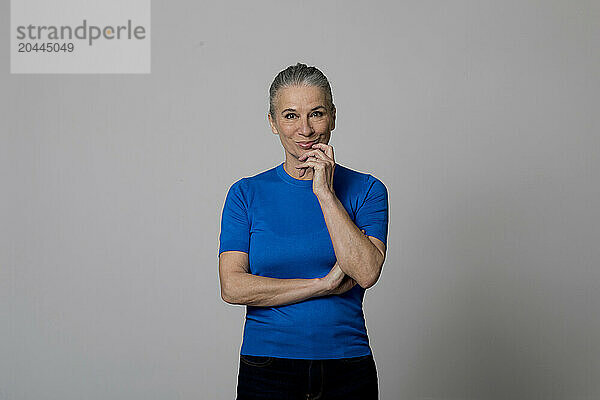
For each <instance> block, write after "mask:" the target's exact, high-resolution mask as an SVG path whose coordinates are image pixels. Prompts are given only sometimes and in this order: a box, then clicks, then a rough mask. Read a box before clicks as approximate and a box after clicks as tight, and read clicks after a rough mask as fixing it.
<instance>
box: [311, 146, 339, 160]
mask: <svg viewBox="0 0 600 400" xmlns="http://www.w3.org/2000/svg"><path fill="white" fill-rule="evenodd" d="M312 147H313V148H315V147H316V148H318V149H321V150H323V152H324V153H325V154H326V155H327V157H329V158H331V159H332V160H334V159H335V158H334V157H333V146H331V145H328V144H325V143H313V145H312Z"/></svg>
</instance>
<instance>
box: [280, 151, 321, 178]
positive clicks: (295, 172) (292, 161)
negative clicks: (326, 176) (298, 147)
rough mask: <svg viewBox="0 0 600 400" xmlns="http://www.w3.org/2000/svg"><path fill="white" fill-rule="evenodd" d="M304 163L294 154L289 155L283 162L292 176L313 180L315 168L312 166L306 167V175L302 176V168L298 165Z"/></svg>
mask: <svg viewBox="0 0 600 400" xmlns="http://www.w3.org/2000/svg"><path fill="white" fill-rule="evenodd" d="M300 164H302V163H301V162H300V161H298V159H297V158H295V157H292V156H287V157H286V159H285V162H284V163H283V168H284V169H285V172H287V173H288V174H289V175H290V176H292V177H293V178H296V179H299V180H311V179H312V178H313V173H314V171H313V169H312V168H306V169H305V172H304V175H303V176H302V177H300V173H301V172H302V169H300V168H296V166H297V165H300Z"/></svg>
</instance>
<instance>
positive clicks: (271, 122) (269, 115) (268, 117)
mask: <svg viewBox="0 0 600 400" xmlns="http://www.w3.org/2000/svg"><path fill="white" fill-rule="evenodd" d="M267 119H268V120H269V125H271V130H272V131H273V134H274V135H279V132H278V131H277V128H276V127H275V123H274V122H273V118H272V117H271V113H268V114H267Z"/></svg>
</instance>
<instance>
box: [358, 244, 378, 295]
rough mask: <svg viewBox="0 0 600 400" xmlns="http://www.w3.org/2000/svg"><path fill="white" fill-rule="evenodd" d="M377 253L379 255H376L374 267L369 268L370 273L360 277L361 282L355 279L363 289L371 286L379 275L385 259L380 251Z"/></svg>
mask: <svg viewBox="0 0 600 400" xmlns="http://www.w3.org/2000/svg"><path fill="white" fill-rule="evenodd" d="M379 255H380V256H381V257H377V261H376V263H375V264H374V267H373V268H372V269H371V271H372V273H371V274H369V275H368V276H366V277H365V278H364V279H362V280H361V282H358V281H357V283H358V284H359V285H360V286H361V287H362V288H363V289H369V288H370V287H373V286H374V285H375V284H376V283H377V281H378V280H379V277H380V276H381V270H382V268H383V261H384V260H385V256H383V255H381V253H379Z"/></svg>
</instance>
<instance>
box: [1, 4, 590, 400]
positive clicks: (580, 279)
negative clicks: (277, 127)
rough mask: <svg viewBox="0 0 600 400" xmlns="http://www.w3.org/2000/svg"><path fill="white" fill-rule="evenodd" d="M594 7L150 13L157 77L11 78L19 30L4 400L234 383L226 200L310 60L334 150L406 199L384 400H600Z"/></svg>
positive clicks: (9, 129) (395, 243) (379, 356)
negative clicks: (226, 285)
mask: <svg viewBox="0 0 600 400" xmlns="http://www.w3.org/2000/svg"><path fill="white" fill-rule="evenodd" d="M7 3H8V2H2V5H1V6H0V22H1V25H2V26H3V27H4V28H3V29H4V30H3V33H2V34H3V35H4V37H5V38H7V37H8V34H9V32H8V26H10V21H9V19H8V18H9V17H8V16H9V10H8V5H7ZM599 20H600V3H599V2H597V1H596V2H594V1H569V2H567V1H523V0H519V1H515V0H508V1H495V2H491V1H481V0H472V1H471V0H469V1H459V2H449V1H422V0H421V1H414V2H379V3H377V2H370V3H368V4H367V3H366V2H361V3H358V2H352V3H349V2H341V1H340V2H325V1H323V2H307V1H303V2H281V1H277V2H275V1H272V2H263V1H253V2H239V3H219V2H217V1H172V2H158V1H155V2H154V3H153V5H152V26H151V29H152V74H150V75H88V76H84V75H10V74H9V43H8V40H2V41H1V42H0V46H1V48H0V50H1V51H0V54H2V61H3V62H2V65H1V68H2V71H1V74H0V87H1V92H2V96H1V97H0V99H1V103H0V124H1V125H0V127H1V135H2V136H1V143H0V163H1V164H0V174H1V175H0V177H1V180H2V181H1V187H2V193H3V196H2V208H1V218H2V219H1V221H0V224H1V226H2V229H1V233H0V234H1V235H2V236H1V242H0V245H1V248H0V251H1V253H0V257H1V258H0V263H1V267H0V321H1V323H0V337H1V340H0V399H3V400H4V399H10V400H21V399H28V400H29V399H31V400H41V399H60V400H68V399H103V400H104V399H232V398H233V397H234V395H235V383H236V378H237V368H238V354H239V350H240V344H241V335H242V326H243V325H242V324H243V317H244V307H242V306H232V305H228V304H226V303H224V302H223V301H222V300H221V298H220V290H219V284H218V269H217V250H218V233H219V222H220V213H221V209H222V206H223V201H224V199H225V194H226V191H227V189H228V188H229V186H230V185H231V184H232V183H233V182H234V181H235V180H237V179H239V178H240V177H242V176H249V175H252V174H255V173H258V172H261V171H263V170H265V169H268V168H271V167H273V166H275V165H276V164H278V163H280V162H282V161H283V149H282V148H281V144H280V143H279V141H278V139H277V137H276V136H274V135H273V134H272V133H271V132H270V129H269V127H268V124H267V120H266V110H267V89H268V86H269V84H270V82H271V80H272V79H273V77H274V75H275V74H276V73H277V72H278V71H279V70H281V69H282V68H284V67H286V66H287V65H290V64H294V63H296V62H297V61H303V62H306V63H309V64H313V65H317V66H319V67H321V68H322V70H323V71H324V72H325V74H326V75H327V76H328V77H329V78H330V80H331V84H332V86H333V91H334V101H335V103H336V105H337V109H338V113H337V117H338V120H337V122H338V123H337V127H336V129H335V131H334V132H333V135H332V141H331V144H332V145H333V146H334V148H335V152H336V153H335V154H336V160H337V162H338V163H340V164H342V165H345V166H348V167H350V168H353V169H356V170H359V171H364V172H369V173H372V174H373V175H375V176H377V177H378V178H380V179H381V180H382V181H383V182H384V183H385V184H386V186H387V187H388V190H389V196H390V230H389V242H388V245H389V249H388V257H387V260H386V263H385V266H384V270H383V274H382V276H381V279H380V280H379V282H378V283H377V285H375V286H374V287H373V288H371V289H369V290H368V291H367V293H366V296H365V315H366V319H367V327H368V332H369V336H370V339H371V343H372V348H373V352H374V355H375V360H376V364H377V367H378V373H379V379H380V391H381V398H382V399H385V400H392V399H544V400H546V399H597V398H599V397H600V382H599V381H600V380H599V379H598V378H599V377H600V318H599V315H598V310H599V307H600V271H599V269H598V263H599V261H600V246H599V245H598V244H599V242H600V221H599V219H600V217H599V215H600V213H599V206H600V193H599V188H600V186H599V184H598V182H599V178H600V173H599V171H600V158H599V145H600V140H599V138H598V130H599V129H598V128H599V122H600V115H599V112H598V104H599V103H600V76H599V73H598V71H599V70H600V56H599V50H598V49H599V47H598V46H599V44H600V23H599Z"/></svg>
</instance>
